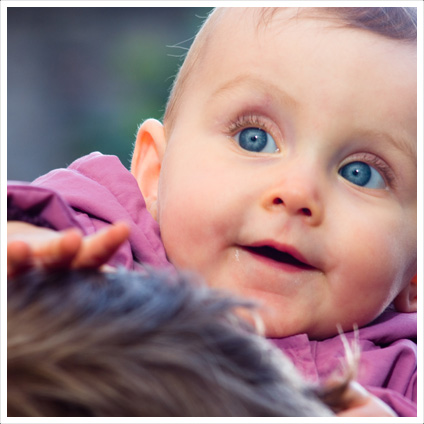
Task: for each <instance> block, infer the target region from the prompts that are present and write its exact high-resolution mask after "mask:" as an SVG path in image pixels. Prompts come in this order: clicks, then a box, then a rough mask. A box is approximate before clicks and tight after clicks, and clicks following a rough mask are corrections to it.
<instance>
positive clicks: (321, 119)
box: [8, 8, 417, 416]
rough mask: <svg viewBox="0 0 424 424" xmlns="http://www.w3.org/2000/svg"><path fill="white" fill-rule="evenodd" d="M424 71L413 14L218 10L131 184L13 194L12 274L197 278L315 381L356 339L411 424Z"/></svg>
mask: <svg viewBox="0 0 424 424" xmlns="http://www.w3.org/2000/svg"><path fill="white" fill-rule="evenodd" d="M416 60H417V58H416V11H415V10H414V9H413V8H409V9H408V8H274V9H268V8H266V9H256V8H247V9H245V8H234V9H231V8H230V9H225V8H224V9H217V10H215V11H214V12H213V13H212V14H211V15H210V17H209V18H208V19H207V21H206V23H205V24H204V26H203V27H202V29H201V30H200V32H199V34H198V35H197V37H196V39H195V41H194V43H193V45H192V47H191V49H190V51H189V52H188V54H187V57H186V60H185V62H184V64H183V65H182V68H181V70H180V72H179V74H178V77H177V79H176V81H175V84H174V87H173V90H172V92H171V96H170V99H169V102H168V106H167V109H166V113H165V116H164V123H163V125H162V124H161V123H160V122H158V121H155V120H147V121H145V122H144V123H143V124H142V125H141V127H140V129H139V132H138V135H137V140H136V144H135V149H134V155H133V159H132V166H131V175H130V174H129V173H128V172H127V171H126V170H125V169H124V168H123V167H122V165H121V164H119V163H118V161H117V159H116V158H113V157H105V156H102V155H100V154H98V153H95V154H92V155H90V156H88V157H85V158H82V159H80V160H78V161H76V162H75V163H74V164H72V165H71V166H70V167H69V168H68V169H66V170H57V171H53V172H52V173H49V174H47V175H46V176H44V177H41V178H39V179H38V180H36V181H35V182H34V183H33V184H32V185H30V186H28V185H22V184H20V185H11V186H10V189H9V194H8V204H9V211H8V215H9V216H8V219H9V220H13V221H17V220H18V221H26V223H23V222H20V223H17V222H13V223H11V224H10V225H9V230H10V237H9V240H10V241H11V242H10V244H9V246H8V270H9V274H10V275H12V274H15V273H19V272H20V271H21V270H24V269H26V268H28V267H30V266H33V265H34V263H35V264H41V265H42V266H45V267H68V266H69V267H97V266H100V265H102V264H104V263H106V262H108V261H109V259H110V261H109V264H110V265H113V266H116V265H117V264H122V265H125V266H126V267H128V268H136V269H140V265H138V264H135V262H136V263H141V264H149V265H152V266H157V267H162V268H168V269H169V268H172V266H175V267H176V268H178V269H189V270H192V271H196V272H197V273H199V274H200V275H202V276H203V277H204V278H205V279H206V281H207V282H208V284H210V285H211V286H213V287H218V288H221V289H226V290H228V291H230V292H232V293H236V294H239V295H242V296H245V297H247V298H251V299H255V300H258V301H260V302H261V303H262V305H263V307H262V309H261V317H262V319H263V321H264V323H265V329H266V335H267V337H269V338H272V339H273V340H274V342H275V344H277V346H279V347H280V348H281V349H283V350H284V351H285V352H286V353H287V354H288V355H289V356H290V357H291V358H292V359H293V360H294V362H295V364H296V365H297V366H298V368H299V369H301V370H302V372H303V374H304V375H305V376H306V377H307V378H309V379H311V380H315V381H316V380H318V379H322V378H326V377H328V376H329V375H330V374H331V371H332V370H333V369H334V367H335V366H336V364H337V362H338V361H339V358H340V357H341V356H343V344H342V342H341V338H340V337H339V336H338V333H339V331H343V332H345V333H346V337H347V338H348V339H352V338H354V337H355V336H354V332H352V330H353V329H354V328H355V327H359V328H360V330H359V336H358V337H359V344H360V346H361V349H362V354H361V364H360V368H359V375H358V379H359V382H361V383H362V384H364V385H365V386H366V387H367V388H368V389H369V390H370V391H371V392H373V393H375V394H377V395H378V396H379V397H381V398H382V399H384V401H385V402H387V403H388V404H389V405H390V406H392V407H393V408H394V409H395V411H396V412H397V413H398V414H399V415H405V416H414V415H416V345H415V343H414V339H416V315H415V313H414V312H416V308H417V288H416V277H415V276H416V268H417V230H416V197H417V196H416V194H417V185H416V177H417V162H416V149H417V134H416V127H417V110H416V106H417V98H416V94H417V75H416ZM140 191H141V193H142V196H141V195H140ZM146 208H147V210H146ZM116 221H124V222H126V223H127V224H117V225H115V226H113V227H112V228H110V227H107V225H108V223H113V222H116ZM31 224H36V225H37V226H38V227H44V228H35V227H33V226H32V225H31ZM46 227H49V228H50V230H47V229H46ZM66 228H79V229H80V230H82V232H83V234H84V235H85V236H84V237H83V236H82V235H81V234H78V233H76V232H75V230H68V231H65V232H62V233H56V232H54V231H53V230H63V229H66ZM100 229H102V231H101V232H100V233H99V234H97V231H98V230H100ZM159 229H160V237H159ZM106 240H107V242H106V244H104V241H106ZM116 250H117V252H116V254H115V251H116ZM112 255H113V256H112ZM168 261H169V262H168ZM171 264H172V265H171ZM141 267H142V266H141Z"/></svg>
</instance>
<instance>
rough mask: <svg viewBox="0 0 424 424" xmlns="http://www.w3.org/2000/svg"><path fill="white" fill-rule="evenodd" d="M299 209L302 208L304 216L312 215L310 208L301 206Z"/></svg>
mask: <svg viewBox="0 0 424 424" xmlns="http://www.w3.org/2000/svg"><path fill="white" fill-rule="evenodd" d="M301 210H302V213H303V215H305V216H311V215H312V212H311V210H310V209H308V208H302V209H301Z"/></svg>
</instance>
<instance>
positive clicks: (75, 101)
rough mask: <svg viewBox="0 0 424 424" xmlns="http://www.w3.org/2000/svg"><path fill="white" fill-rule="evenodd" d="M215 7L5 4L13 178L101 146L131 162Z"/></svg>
mask: <svg viewBox="0 0 424 424" xmlns="http://www.w3.org/2000/svg"><path fill="white" fill-rule="evenodd" d="M210 10H211V8H195V7H193V8H183V7H180V8H178V7H177V8H144V7H137V8H133V7H131V8H115V7H114V8H107V7H99V8H92V7H89V8H84V7H72V8H69V7H60V8H59V7H51V8H50V7H40V8H38V7H37V8H31V7H9V8H8V9H7V78H8V79H7V90H8V91H7V134H8V144H7V148H8V149H7V150H8V151H7V156H8V158H7V165H8V170H7V174H8V179H15V180H25V181H29V180H32V179H34V178H36V177H38V176H39V175H42V174H43V173H45V172H47V171H49V170H51V169H53V168H57V167H64V166H67V165H68V164H69V163H71V162H72V161H73V160H74V159H76V158H78V157H79V156H81V155H84V154H87V153H90V152H92V151H95V150H98V151H101V152H102V153H105V154H115V155H117V156H119V158H120V159H121V161H122V162H123V164H124V165H125V166H127V167H129V164H130V159H131V152H132V145H133V142H134V140H135V133H136V131H137V127H138V125H139V124H140V123H141V122H142V121H143V120H144V119H146V118H149V117H153V118H158V119H160V118H161V117H162V115H163V112H164V107H165V103H166V99H167V97H168V93H169V89H170V87H171V85H172V80H173V76H174V75H175V74H176V72H177V70H178V67H179V65H180V64H181V61H182V55H184V54H185V51H186V48H188V47H189V46H190V44H191V41H192V37H193V36H194V35H195V33H196V32H197V30H198V29H199V27H200V25H201V24H202V22H203V20H204V18H205V17H206V16H207V14H208V13H209V11H210Z"/></svg>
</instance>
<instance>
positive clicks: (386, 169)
mask: <svg viewBox="0 0 424 424" xmlns="http://www.w3.org/2000/svg"><path fill="white" fill-rule="evenodd" d="M354 160H358V161H362V162H365V163H367V164H368V165H370V166H372V167H374V168H375V169H376V170H377V171H378V172H379V173H380V174H381V176H382V177H383V178H384V180H385V181H386V183H387V185H388V186H390V187H392V188H394V187H395V185H396V176H395V174H394V172H393V170H392V168H390V166H389V165H387V163H386V162H384V160H382V159H380V158H379V157H378V156H375V155H373V154H370V153H363V154H358V155H354Z"/></svg>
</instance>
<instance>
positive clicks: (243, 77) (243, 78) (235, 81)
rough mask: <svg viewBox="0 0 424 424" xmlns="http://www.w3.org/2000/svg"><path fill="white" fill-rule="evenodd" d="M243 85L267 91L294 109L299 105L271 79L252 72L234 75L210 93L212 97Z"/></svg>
mask: <svg viewBox="0 0 424 424" xmlns="http://www.w3.org/2000/svg"><path fill="white" fill-rule="evenodd" d="M243 87H248V88H251V87H255V88H256V89H258V90H259V91H263V92H264V93H267V94H268V93H269V94H270V95H271V96H272V97H273V98H275V99H277V100H278V101H279V102H282V103H284V104H286V105H288V106H290V107H292V108H294V109H296V108H298V107H299V103H298V102H297V101H296V100H295V99H294V98H293V97H292V96H291V95H290V94H289V93H288V92H287V91H285V90H283V89H282V88H281V87H279V86H278V85H276V84H274V83H272V82H271V81H266V80H263V79H262V78H260V77H259V76H257V75H252V74H246V73H243V74H240V75H237V76H236V77H234V78H232V79H230V80H228V81H226V82H225V83H224V84H222V85H221V86H219V87H218V88H217V89H216V90H215V91H214V92H213V94H212V98H213V97H215V96H221V95H223V94H226V93H227V92H229V91H233V90H236V89H238V88H243Z"/></svg>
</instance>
